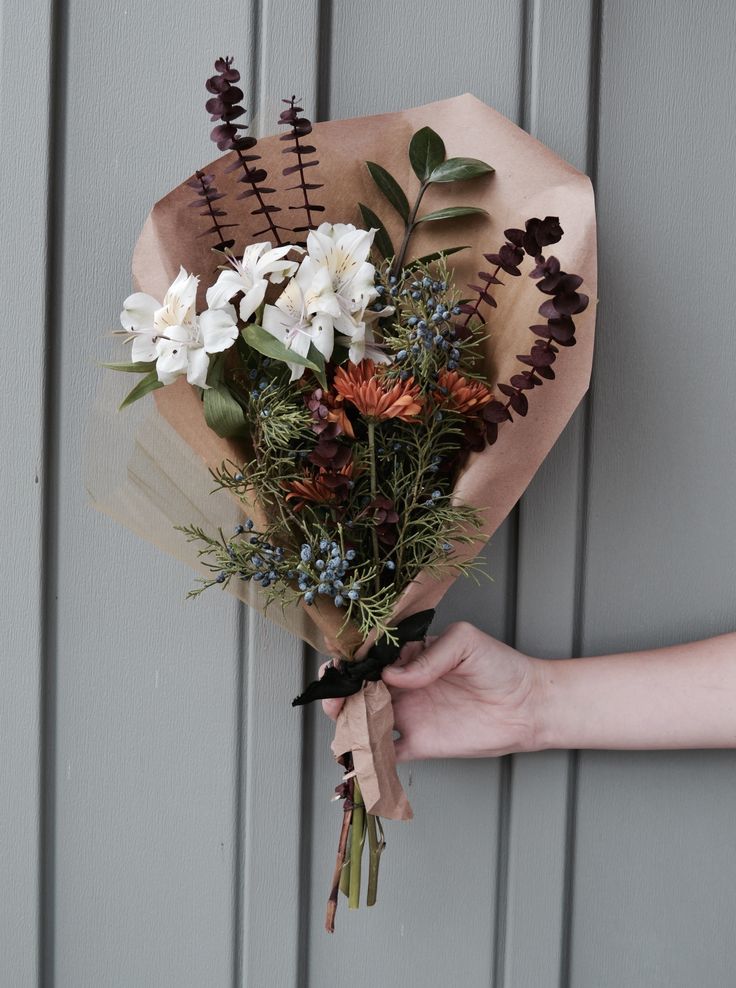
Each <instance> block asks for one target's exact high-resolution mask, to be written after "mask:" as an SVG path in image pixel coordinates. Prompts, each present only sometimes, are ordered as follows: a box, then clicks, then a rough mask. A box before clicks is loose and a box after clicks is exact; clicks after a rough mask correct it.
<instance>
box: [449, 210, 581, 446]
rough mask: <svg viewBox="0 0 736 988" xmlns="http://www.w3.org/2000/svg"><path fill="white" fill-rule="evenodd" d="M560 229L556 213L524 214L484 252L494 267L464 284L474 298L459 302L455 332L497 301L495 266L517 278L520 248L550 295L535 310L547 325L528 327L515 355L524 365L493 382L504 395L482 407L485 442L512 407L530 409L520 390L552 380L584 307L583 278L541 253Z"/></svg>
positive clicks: (507, 418)
mask: <svg viewBox="0 0 736 988" xmlns="http://www.w3.org/2000/svg"><path fill="white" fill-rule="evenodd" d="M562 233H563V231H562V227H561V226H560V221H559V219H558V217H556V216H546V217H545V218H544V219H543V220H540V219H537V218H536V217H535V218H532V219H530V220H527V221H526V223H525V228H524V229H523V230H517V229H511V230H505V231H504V235H505V237H506V243H505V244H503V245H502V246H501V248H500V249H499V251H498V253H497V254H484V255H483V256H484V258H485V259H486V260H487V261H488V262H489V263H490V264H493V265H495V267H494V270H493V271H492V272H491V271H479V272H478V277H479V279H480V280H481V281H482V282H483V284H482V285H470V286H469V287H470V288H471V289H472V290H473V291H474V292H475V293H476V298H475V301H474V302H472V303H471V302H467V303H464V304H463V305H461V306H460V308H461V310H462V312H463V313H464V315H465V319H464V320H463V321H462V322H461V323H460V324H459V326H458V327H457V330H458V334H459V335H461V334H462V333H463V332H467V329H468V325H469V323H470V320H471V319H472V318H473V317H474V316H478V315H480V307H481V305H482V304H483V303H485V304H486V305H488V306H491V307H493V308H495V307H496V304H497V303H496V300H495V299H494V297H493V296H492V295H491V291H490V286H491V285H502V284H503V282H502V281H501V280H500V278H499V277H498V273H499V271H503V272H504V273H505V274H508V275H510V276H511V277H513V278H518V277H519V275H520V274H521V271H520V269H519V265H520V264H521V262H522V261H523V260H524V255H525V254H526V255H528V256H529V257H533V258H534V261H535V264H536V267H535V268H534V270H533V271H531V272H530V275H529V277H530V278H534V279H535V280H536V281H537V288H538V289H539V291H540V292H542V293H543V294H545V295H549V296H551V297H550V298H549V299H547V301H545V302H543V303H542V304H541V305H540V307H539V314H540V315H541V316H543V317H544V318H545V319H546V320H547V322H546V325H535V326H530V327H529V328H530V330H531V331H532V333H534V334H535V335H536V336H537V337H538V339H536V340H535V341H534V346H533V347H532V348H531V351H530V352H529V353H524V354H519V355H518V356H517V359H518V360H519V361H520V363H522V364H525V365H526V366H527V367H528V368H529V370H525V371H522V372H521V373H519V374H514V375H513V376H512V377H511V379H510V380H509V383H508V384H498V385H497V387H498V390H499V391H500V392H501V394H503V395H505V397H506V401H505V402H504V401H499V400H498V399H497V398H494V399H493V401H490V402H489V403H488V404H487V405H486V406H485V407H484V409H483V412H482V415H483V420H484V423H485V431H486V442H487V443H488V445H489V446H492V445H493V443H495V441H496V439H497V438H498V427H499V425H500V424H501V423H502V422H513V418H512V414H511V413H512V412H515V413H516V414H517V415H521V416H522V417H523V416H524V415H526V413H527V412H528V411H529V399H528V398H527V396H526V394H525V392H526V391H531V390H532V389H533V388H536V387H541V386H542V383H543V381H544V380H547V381H553V380H554V378H555V372H554V371H553V370H552V364H553V363H554V362H555V360H556V359H557V354H558V353H559V347H561V346H563V347H565V346H575V323H574V322H573V319H572V317H573V316H574V315H578V314H579V313H581V312H584V311H585V309H586V308H587V307H588V296H587V295H584V294H582V293H581V292H578V288H579V287H580V286H581V285H582V283H583V279H582V278H581V277H580V276H579V275H576V274H567V272H565V271H562V270H561V268H560V262H559V261H558V260H557V258H556V257H550V258H545V256H544V254H542V249H543V248H544V247H547V246H549V245H550V244H556V243H558V241H560V240H561V239H562ZM555 344H557V346H555Z"/></svg>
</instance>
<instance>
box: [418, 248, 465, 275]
mask: <svg viewBox="0 0 736 988" xmlns="http://www.w3.org/2000/svg"><path fill="white" fill-rule="evenodd" d="M469 249H470V248H469V247H468V245H467V244H466V245H465V246H464V247H447V248H446V249H445V250H436V251H435V252H434V253H433V254H423V255H422V257H417V258H416V259H415V260H413V261H410V262H409V264H407V265H406V267H407V268H409V269H411V268H415V267H416V266H417V265H418V264H431V263H432V261H439V259H440V258H441V257H449V256H450V254H457V253H458V252H459V251H461V250H469Z"/></svg>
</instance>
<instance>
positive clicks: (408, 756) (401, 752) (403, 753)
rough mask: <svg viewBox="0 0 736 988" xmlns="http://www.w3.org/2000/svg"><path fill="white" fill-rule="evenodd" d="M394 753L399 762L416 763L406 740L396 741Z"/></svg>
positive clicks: (398, 739) (399, 739)
mask: <svg viewBox="0 0 736 988" xmlns="http://www.w3.org/2000/svg"><path fill="white" fill-rule="evenodd" d="M394 752H395V754H396V761H397V762H412V761H414V758H413V756H412V753H411V750H410V749H409V743H408V741H407V740H406V738H397V739H396V741H394Z"/></svg>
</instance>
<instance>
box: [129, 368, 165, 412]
mask: <svg viewBox="0 0 736 988" xmlns="http://www.w3.org/2000/svg"><path fill="white" fill-rule="evenodd" d="M162 387H163V384H162V383H161V382H160V381H159V379H158V378H157V377H156V371H155V370H154V371H151V372H150V374H146V376H145V377H142V378H141V379H140V381H139V382H138V383H137V384H136V386H135V387H134V388H133V390H132V391H129V392H128V394H127V395H126V396H125V398H124V399H123V400H122V402H121V403H120V408H119V411H122V410H123V409H124V408H127V407H128V405H132V404H133V402H134V401H138V399H139V398H144V397H145V396H146V395H147V394H150V393H151V392H152V391H156V390H158V388H162Z"/></svg>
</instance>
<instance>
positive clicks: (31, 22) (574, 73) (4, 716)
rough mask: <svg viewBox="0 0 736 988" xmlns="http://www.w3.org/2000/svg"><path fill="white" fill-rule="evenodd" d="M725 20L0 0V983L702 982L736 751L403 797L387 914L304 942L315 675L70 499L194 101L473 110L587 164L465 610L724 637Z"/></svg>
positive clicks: (725, 932) (468, 4)
mask: <svg viewBox="0 0 736 988" xmlns="http://www.w3.org/2000/svg"><path fill="white" fill-rule="evenodd" d="M735 39H736V7H735V6H734V5H733V3H732V2H731V0H712V2H711V3H709V4H704V3H702V2H696V0H669V2H668V0H527V2H520V0H464V2H463V3H462V4H459V5H458V4H455V5H453V4H449V3H447V2H440V0H424V2H422V3H419V2H415V3H407V4H403V5H399V4H396V3H395V2H394V0H360V2H359V0H333V2H330V0H322V2H318V0H299V2H298V3H297V2H288V0H253V2H251V3H247V2H246V3H234V2H231V0H221V2H220V3H217V4H206V3H194V2H193V0H183V2H182V0H176V2H174V0H155V2H144V0H126V2H125V3H123V2H122V0H113V2H108V3H100V2H96V0H31V2H30V3H27V4H19V3H17V2H13V0H4V2H3V3H2V21H1V29H0V128H1V131H0V136H1V139H2V145H1V152H0V153H1V154H2V161H3V167H2V197H1V202H2V213H1V215H0V220H1V223H0V230H2V238H3V243H2V265H0V271H1V272H2V274H1V275H0V276H1V277H2V302H3V316H4V318H3V322H4V334H5V337H4V338H5V347H4V351H3V358H4V359H3V377H4V381H5V385H4V387H3V389H2V391H0V402H2V408H1V409H0V423H1V429H0V432H1V434H2V440H1V442H2V451H1V454H2V455H1V459H0V462H1V463H2V466H3V496H2V500H1V501H0V505H2V511H3V527H2V531H3V559H2V566H3V570H2V573H3V592H2V628H3V641H2V648H1V650H0V800H1V803H0V805H1V807H2V809H1V811H0V889H1V892H0V985H1V986H2V988H31V986H36V985H41V986H43V988H51V986H55V988H107V986H110V988H166V986H171V988H174V986H175V988H195V986H196V988H204V986H206V988H225V986H234V988H235V986H237V988H244V986H248V988H261V986H275V988H281V986H283V988H290V986H296V985H299V986H310V988H332V986H337V985H342V984H346V983H350V984H354V985H355V986H356V988H367V986H369V985H370V986H373V988H375V986H379V985H386V986H390V988H393V986H395V985H406V986H410V988H414V986H420V985H421V986H424V985H428V986H433V988H434V986H437V988H443V986H446V985H455V984H458V985H460V984H462V985H468V986H471V988H480V986H494V988H568V986H570V988H622V986H626V988H660V986H661V988H692V986H694V985H698V986H700V988H723V986H726V985H731V984H733V983H734V979H735V977H736V975H735V973H734V972H735V971H736V937H734V932H736V931H735V930H734V918H733V917H734V912H735V909H734V906H735V905H736V891H735V890H736V831H735V830H734V819H735V818H736V756H734V755H733V754H731V753H728V752H712V753H702V752H692V753H682V754H668V753H658V754H615V753H606V754H603V753H592V752H583V753H579V754H568V753H562V752H553V753H545V754H543V755H531V756H524V757H516V758H513V759H502V760H500V761H487V762H484V761H479V762H473V763H467V764H463V763H455V764H442V763H424V764H417V765H415V766H413V767H412V768H411V769H407V770H406V771H404V780H405V781H406V782H407V784H408V785H409V786H410V794H411V798H412V802H413V804H414V808H415V810H416V820H415V822H414V823H413V824H411V825H406V826H402V825H398V824H396V825H392V826H391V828H390V830H389V849H388V852H387V856H386V858H385V868H384V871H383V876H382V877H383V885H382V890H381V891H382V901H381V902H380V904H379V906H378V907H377V908H376V909H374V910H371V911H365V910H362V911H361V912H359V913H357V914H348V913H347V911H341V915H340V916H339V931H338V934H337V936H336V937H334V938H328V937H327V936H326V935H325V934H323V933H322V931H321V926H322V914H323V905H324V897H325V885H326V879H327V876H328V874H329V870H330V866H331V863H332V861H333V860H334V857H333V856H334V842H335V835H336V827H337V824H338V814H339V811H338V810H337V809H336V807H335V805H334V804H331V803H330V802H329V799H328V797H329V793H330V791H331V788H332V786H333V785H334V784H335V771H334V768H333V766H332V764H331V762H330V759H329V756H328V752H327V742H328V736H329V726H328V724H327V723H326V722H325V721H324V719H323V718H322V717H321V715H320V714H319V713H318V712H317V711H313V710H310V711H308V712H307V713H306V716H305V715H303V714H302V713H301V712H294V711H292V710H291V708H290V707H289V705H288V703H289V700H290V698H291V696H292V695H293V694H294V693H295V692H296V688H297V687H298V685H299V684H300V683H301V681H302V678H303V676H304V675H306V674H308V672H309V671H310V669H311V667H313V665H314V663H315V662H316V657H314V656H309V655H307V656H304V655H303V654H302V651H301V649H300V648H299V646H298V645H297V644H296V643H295V642H294V641H292V640H290V639H289V638H287V637H286V636H285V635H284V634H283V633H281V632H280V631H278V630H275V629H274V628H272V627H271V626H269V625H267V624H266V623H264V622H263V621H262V619H260V618H258V617H252V616H249V615H248V614H246V613H245V612H244V611H243V610H242V609H240V608H239V607H238V606H237V605H236V604H235V603H234V602H233V601H232V600H230V599H229V598H228V597H227V596H226V595H223V596H217V595H214V596H212V597H211V598H209V599H208V601H207V604H206V606H202V605H200V606H194V605H192V604H191V603H189V604H188V603H186V602H185V601H184V593H185V590H186V589H187V587H188V585H189V583H190V579H191V576H190V573H189V572H188V571H186V570H185V569H184V568H180V567H179V566H178V565H177V564H173V563H172V562H171V561H170V560H169V559H168V558H166V557H164V556H163V555H160V554H159V553H158V552H157V551H156V550H155V549H153V548H152V547H150V546H148V545H146V544H143V543H141V542H139V541H137V540H136V539H135V538H134V537H133V536H132V535H129V534H128V533H126V532H125V531H123V530H121V529H119V528H117V527H116V526H115V525H114V524H113V523H112V522H110V521H108V520H107V519H106V518H104V517H100V516H97V515H95V514H94V513H93V512H92V510H91V509H90V508H89V507H88V506H87V503H86V497H85V492H84V490H83V484H82V466H81V461H82V452H83V443H84V430H85V423H86V419H87V416H88V412H89V408H90V405H91V402H92V399H93V397H94V394H95V391H96V389H97V387H98V380H99V378H98V375H99V371H98V370H97V369H96V367H95V364H94V361H93V359H92V356H93V355H98V354H99V353H100V347H99V338H100V336H101V334H102V333H103V331H104V330H105V329H106V328H107V327H108V326H110V325H112V322H113V321H114V317H115V316H116V314H117V312H118V309H119V303H120V300H121V299H122V298H123V297H124V295H125V294H126V293H127V291H128V287H129V273H128V272H129V260H130V254H131V249H132V247H133V244H134V242H135V239H136V236H137V233H138V231H139V228H140V226H141V224H142V222H143V219H144V217H145V215H146V212H147V211H148V209H149V207H150V205H151V203H152V202H153V201H154V200H155V199H156V198H157V197H159V196H160V195H161V194H163V193H165V192H166V191H168V189H169V188H170V187H171V186H173V185H174V184H176V183H178V182H179V181H180V180H181V179H182V178H183V177H184V175H185V174H186V173H187V171H189V170H191V169H192V167H193V166H194V165H195V164H197V163H200V162H205V161H207V160H209V159H210V158H211V157H212V149H211V145H210V144H209V143H208V137H207V131H208V127H207V120H206V118H205V116H204V114H203V112H202V109H201V103H202V99H203V89H202V82H203V80H204V78H205V77H206V76H207V75H208V74H209V69H210V63H211V61H212V58H213V56H216V55H218V54H222V53H227V52H232V53H234V54H236V55H237V56H238V60H239V64H240V65H241V66H243V65H246V66H248V69H247V71H246V76H247V77H249V78H248V87H247V88H248V89H249V90H250V92H251V93H252V97H251V101H250V102H251V106H252V107H254V108H255V111H256V115H257V118H258V127H259V129H260V131H261V132H268V131H269V130H271V129H273V128H272V121H273V119H274V115H275V112H276V110H277V107H278V100H279V99H280V97H281V96H282V95H288V94H291V93H292V92H297V93H298V94H300V95H301V96H303V97H304V99H305V100H306V105H307V106H308V107H316V115H317V116H320V117H321V118H326V117H342V116H351V115H355V114H363V113H369V112H375V111H379V110H392V109H397V108H400V107H402V106H405V105H413V104H417V103H421V102H425V101H428V100H431V99H436V98H441V97H445V96H451V95H455V94H457V93H461V92H464V91H471V92H473V93H474V94H475V95H477V96H478V97H480V98H481V99H484V100H486V101H487V102H489V103H490V104H492V105H493V106H495V107H496V108H497V109H499V110H500V111H502V112H503V113H505V114H507V115H508V116H510V117H511V118H513V119H515V120H517V121H518V122H520V123H521V124H522V126H524V127H525V128H527V129H528V130H530V131H531V132H532V133H534V134H535V135H537V136H538V137H540V138H541V139H542V140H543V141H545V142H547V143H548V144H549V145H551V146H552V147H553V148H555V149H556V150H557V151H558V152H559V153H560V154H562V155H563V156H565V157H566V158H568V159H569V160H570V161H572V162H573V163H574V164H576V165H577V166H578V167H580V168H582V169H585V170H587V171H588V172H589V173H590V174H592V176H593V178H594V181H595V185H596V189H597V196H598V215H599V222H600V233H601V242H600V257H601V268H602V270H601V289H600V293H601V306H600V321H599V337H598V350H597V357H596V365H595V373H594V381H593V388H592V393H591V396H590V399H589V400H588V402H587V405H586V407H584V408H583V409H582V410H581V411H580V412H579V414H577V415H576V417H575V419H574V421H573V422H572V423H571V425H570V427H569V428H568V430H567V431H566V433H565V434H564V436H563V438H562V439H561V441H560V442H559V443H558V445H557V447H556V449H555V450H554V452H553V453H552V455H551V456H550V457H549V459H548V461H547V462H546V463H545V465H544V467H543V468H542V470H541V472H540V474H539V475H538V477H537V479H536V480H535V482H534V484H533V485H532V487H531V489H530V490H529V491H528V493H527V494H526V495H525V497H524V498H523V501H522V502H521V505H520V508H519V510H518V511H517V512H516V513H515V515H514V517H513V518H512V519H511V520H510V521H509V522H508V523H507V524H506V525H505V527H504V529H503V530H502V531H501V532H500V533H499V534H498V535H497V537H496V538H495V539H494V541H493V544H492V546H491V547H490V549H489V560H490V565H491V568H492V571H493V572H494V574H495V577H496V582H495V583H494V584H493V585H492V586H490V587H489V586H484V587H483V588H482V590H480V591H479V590H477V589H475V588H474V587H473V586H472V585H463V586H457V587H456V588H455V589H454V590H453V592H452V594H451V595H450V597H449V598H448V599H447V601H446V602H445V604H444V605H443V608H442V614H441V616H440V620H439V623H440V624H441V623H442V622H443V621H447V620H451V619H456V618H461V617H463V618H468V619H470V620H472V621H474V622H475V623H477V624H478V625H480V626H481V627H482V628H484V629H485V630H487V631H489V632H492V633H494V634H496V635H498V636H500V637H502V638H504V639H506V640H508V641H515V642H516V643H517V644H518V645H519V647H521V648H523V649H526V650H529V651H530V652H533V653H535V654H539V655H545V656H562V655H569V654H583V653H587V654H590V653H595V652H599V651H603V650H612V649H614V650H615V649H628V648H635V647H637V646H652V645H658V644H666V643H671V642H676V641H682V640H686V639H693V638H697V637H701V636H706V635H710V634H713V633H716V632H722V631H726V630H731V629H733V628H734V626H735V625H736V616H735V615H736V608H735V607H734V603H735V600H734V598H735V593H734V572H735V569H734V560H735V559H736V507H735V506H734V495H733V490H734V486H735V483H736V430H734V428H733V422H734V417H735V414H736V388H734V384H733V381H734V370H733V365H734V360H736V357H735V356H734V353H735V351H734V345H733V340H734V310H733V303H732V297H733V288H732V281H733V278H732V275H731V273H730V265H731V261H732V260H733V231H734V229H736V216H735V212H736V210H735V208H734V203H735V202H736V198H735V196H734V191H733V188H734V186H733V162H734V150H735V140H734V133H735V132H736V110H735V109H734V107H735V103H734V99H733V90H734V81H735V80H734V68H735V64H734V63H735V56H734V50H735V46H734V40H735Z"/></svg>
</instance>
